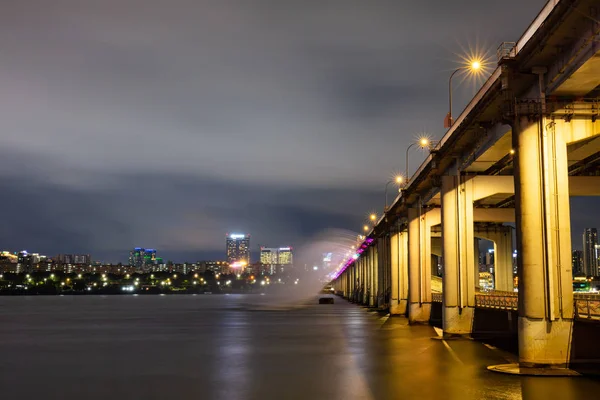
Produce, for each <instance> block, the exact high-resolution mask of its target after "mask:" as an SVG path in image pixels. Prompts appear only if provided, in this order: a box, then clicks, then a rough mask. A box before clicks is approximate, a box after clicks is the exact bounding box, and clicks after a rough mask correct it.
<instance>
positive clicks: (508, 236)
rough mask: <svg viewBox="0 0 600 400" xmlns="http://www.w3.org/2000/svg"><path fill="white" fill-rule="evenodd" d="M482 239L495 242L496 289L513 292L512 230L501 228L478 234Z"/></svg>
mask: <svg viewBox="0 0 600 400" xmlns="http://www.w3.org/2000/svg"><path fill="white" fill-rule="evenodd" d="M476 235H477V236H478V237H480V238H483V239H487V240H491V241H492V242H494V283H495V289H496V290H501V291H505V292H512V291H513V282H514V280H513V265H512V263H513V260H512V255H513V247H512V228H511V227H510V226H501V227H498V228H497V229H492V230H487V231H483V232H477V233H476Z"/></svg>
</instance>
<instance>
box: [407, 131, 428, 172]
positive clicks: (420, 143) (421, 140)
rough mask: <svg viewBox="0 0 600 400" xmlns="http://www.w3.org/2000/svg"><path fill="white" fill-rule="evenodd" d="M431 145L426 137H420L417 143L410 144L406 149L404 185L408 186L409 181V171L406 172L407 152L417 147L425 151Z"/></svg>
mask: <svg viewBox="0 0 600 400" xmlns="http://www.w3.org/2000/svg"><path fill="white" fill-rule="evenodd" d="M431 144H432V143H431V140H429V138H428V137H427V136H421V137H420V138H419V140H418V141H416V142H414V143H412V144H411V145H410V146H408V148H407V149H406V170H405V173H406V184H408V181H409V180H410V173H409V171H408V166H409V164H408V151H409V150H410V149H411V148H412V147H413V146H419V147H420V148H422V149H426V148H428V147H429V146H431Z"/></svg>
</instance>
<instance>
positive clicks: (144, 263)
mask: <svg viewBox="0 0 600 400" xmlns="http://www.w3.org/2000/svg"><path fill="white" fill-rule="evenodd" d="M159 261H160V262H161V263H162V259H161V258H156V250H155V249H144V248H143V247H136V248H134V249H133V251H130V252H129V265H131V266H132V267H135V269H136V270H137V271H139V272H148V271H150V270H152V267H153V266H155V265H157V264H158V263H159Z"/></svg>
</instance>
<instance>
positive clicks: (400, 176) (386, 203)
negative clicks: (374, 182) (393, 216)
mask: <svg viewBox="0 0 600 400" xmlns="http://www.w3.org/2000/svg"><path fill="white" fill-rule="evenodd" d="M402 182H404V177H403V176H402V175H398V176H397V177H396V178H394V179H392V180H390V181H388V183H386V184H385V208H384V209H383V212H384V213H385V212H387V210H388V198H387V194H388V186H390V183H396V184H398V185H400V184H402Z"/></svg>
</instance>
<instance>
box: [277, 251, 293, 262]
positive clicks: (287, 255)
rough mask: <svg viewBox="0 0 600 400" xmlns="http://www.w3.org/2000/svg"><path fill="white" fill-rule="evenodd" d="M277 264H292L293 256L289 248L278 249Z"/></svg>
mask: <svg viewBox="0 0 600 400" xmlns="http://www.w3.org/2000/svg"><path fill="white" fill-rule="evenodd" d="M278 254H279V262H278V264H279V265H281V266H290V265H292V264H293V263H294V254H293V253H292V248H291V247H280V248H279V249H278Z"/></svg>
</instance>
